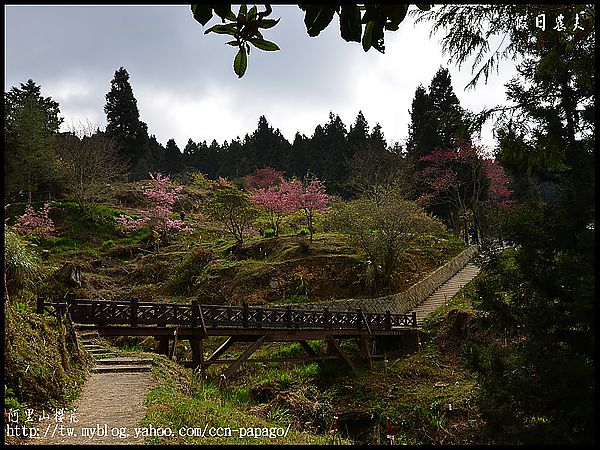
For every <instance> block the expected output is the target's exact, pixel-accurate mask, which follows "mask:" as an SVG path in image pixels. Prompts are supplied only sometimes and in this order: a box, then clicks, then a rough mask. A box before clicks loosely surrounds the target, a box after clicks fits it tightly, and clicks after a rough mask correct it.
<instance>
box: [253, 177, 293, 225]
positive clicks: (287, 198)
mask: <svg viewBox="0 0 600 450" xmlns="http://www.w3.org/2000/svg"><path fill="white" fill-rule="evenodd" d="M296 197H297V195H295V191H294V187H293V186H292V185H291V184H290V183H289V182H287V181H285V180H282V181H281V184H279V185H271V186H270V187H268V188H262V189H258V190H257V191H255V192H254V194H252V197H251V198H250V201H251V202H252V204H253V205H255V206H258V207H259V208H261V209H263V210H264V211H266V212H267V214H268V216H269V221H270V222H271V227H272V228H273V230H274V231H275V236H279V225H280V224H281V219H282V218H283V217H284V216H285V215H286V214H290V213H292V212H294V211H295V210H296V209H297V207H296Z"/></svg>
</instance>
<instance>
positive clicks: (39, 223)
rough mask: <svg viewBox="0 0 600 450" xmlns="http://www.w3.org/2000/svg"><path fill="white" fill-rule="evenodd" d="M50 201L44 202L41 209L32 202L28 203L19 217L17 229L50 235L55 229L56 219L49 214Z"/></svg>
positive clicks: (22, 232)
mask: <svg viewBox="0 0 600 450" xmlns="http://www.w3.org/2000/svg"><path fill="white" fill-rule="evenodd" d="M49 212H50V203H48V202H46V203H44V206H43V207H42V209H41V210H39V211H36V210H34V209H33V207H32V206H31V204H29V205H27V208H25V212H24V213H23V214H22V215H21V216H19V217H17V223H16V224H15V229H16V230H17V232H19V233H20V234H23V235H25V234H34V235H37V236H44V237H50V236H52V234H53V233H54V231H55V228H54V221H53V220H52V219H51V218H50V217H49V216H48V214H49Z"/></svg>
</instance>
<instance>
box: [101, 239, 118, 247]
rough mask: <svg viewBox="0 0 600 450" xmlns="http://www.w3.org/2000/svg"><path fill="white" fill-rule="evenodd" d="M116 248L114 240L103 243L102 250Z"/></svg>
mask: <svg viewBox="0 0 600 450" xmlns="http://www.w3.org/2000/svg"><path fill="white" fill-rule="evenodd" d="M114 246H115V243H114V242H113V241H112V239H109V240H108V241H104V242H103V243H102V248H104V249H106V248H112V247H114Z"/></svg>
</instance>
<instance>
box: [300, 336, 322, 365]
mask: <svg viewBox="0 0 600 450" xmlns="http://www.w3.org/2000/svg"><path fill="white" fill-rule="evenodd" d="M298 343H299V344H300V345H301V346H302V348H303V349H304V351H305V352H306V353H308V356H312V357H315V358H316V357H318V356H319V355H317V352H315V350H314V349H313V348H312V347H311V346H310V344H309V343H308V342H306V341H304V340H299V341H298ZM315 361H316V363H317V364H318V365H319V367H320V368H321V369H322V368H323V367H324V366H325V364H323V361H322V360H320V359H317V360H315Z"/></svg>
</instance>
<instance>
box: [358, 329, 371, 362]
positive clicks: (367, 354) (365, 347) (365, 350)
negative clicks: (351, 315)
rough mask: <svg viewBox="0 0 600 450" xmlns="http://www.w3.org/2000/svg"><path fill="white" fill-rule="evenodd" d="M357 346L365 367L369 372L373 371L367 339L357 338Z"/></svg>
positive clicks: (364, 337)
mask: <svg viewBox="0 0 600 450" xmlns="http://www.w3.org/2000/svg"><path fill="white" fill-rule="evenodd" d="M359 344H360V349H361V352H362V353H363V356H364V358H365V361H366V362H367V367H368V368H369V370H371V369H373V360H372V358H371V352H370V351H369V338H368V337H367V336H361V337H360V338H359Z"/></svg>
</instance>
